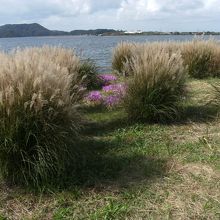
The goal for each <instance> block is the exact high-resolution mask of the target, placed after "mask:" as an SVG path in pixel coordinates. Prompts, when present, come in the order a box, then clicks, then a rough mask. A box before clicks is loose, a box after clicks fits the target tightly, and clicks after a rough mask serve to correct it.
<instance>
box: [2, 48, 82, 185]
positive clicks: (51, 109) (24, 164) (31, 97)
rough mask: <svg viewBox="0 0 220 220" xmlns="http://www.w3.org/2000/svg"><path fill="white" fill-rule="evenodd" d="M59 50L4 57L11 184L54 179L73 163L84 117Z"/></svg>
mask: <svg viewBox="0 0 220 220" xmlns="http://www.w3.org/2000/svg"><path fill="white" fill-rule="evenodd" d="M51 51H52V53H51ZM53 52H54V53H53ZM60 52H61V53H60V54H59V50H58V49H57V48H54V49H52V48H46V47H44V48H32V49H24V50H18V51H15V52H14V53H12V54H11V55H5V54H3V55H1V59H0V172H1V173H2V175H3V177H4V178H5V179H6V180H9V181H10V182H13V183H21V184H26V185H29V184H30V185H32V184H33V185H34V186H39V185H41V184H43V183H48V182H53V181H55V179H57V178H59V177H61V176H62V175H63V174H64V173H65V170H66V168H67V167H68V165H69V164H70V163H74V158H75V157H74V155H76V154H77V149H76V144H75V140H76V139H77V138H78V130H79V128H80V124H81V117H80V116H79V114H78V112H77V111H76V109H75V108H74V106H75V100H77V98H76V97H75V94H72V92H71V87H72V86H73V85H72V83H73V80H72V78H73V75H74V73H73V72H72V71H73V69H72V70H71V73H72V74H70V69H68V67H67V66H68V65H67V64H65V65H64V62H67V61H65V58H64V57H65V52H64V50H60ZM68 57H69V56H67V58H68ZM68 62H69V61H68ZM71 62H72V63H73V61H71ZM61 63H62V64H61ZM72 68H73V66H72Z"/></svg>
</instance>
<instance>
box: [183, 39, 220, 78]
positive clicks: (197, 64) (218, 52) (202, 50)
mask: <svg viewBox="0 0 220 220" xmlns="http://www.w3.org/2000/svg"><path fill="white" fill-rule="evenodd" d="M182 55H183V59H184V64H185V65H187V66H188V70H189V75H190V76H191V77H194V78H200V79H201V78H206V77H213V76H219V75H220V45H219V44H218V43H217V42H215V41H212V40H208V41H204V40H194V41H192V42H186V43H184V44H183V46H182Z"/></svg>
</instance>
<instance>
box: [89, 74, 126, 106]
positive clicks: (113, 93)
mask: <svg viewBox="0 0 220 220" xmlns="http://www.w3.org/2000/svg"><path fill="white" fill-rule="evenodd" d="M100 78H101V79H102V81H103V84H104V85H103V87H102V90H101V91H91V92H90V93H89V94H88V95H87V96H86V99H85V101H86V102H87V103H88V104H89V105H96V106H97V105H103V106H105V107H107V108H113V107H115V106H117V105H119V104H120V103H121V101H122V98H123V97H124V95H125V92H126V85H125V84H124V83H117V84H111V83H112V82H113V81H115V80H117V78H116V77H115V76H114V75H111V74H102V75H100Z"/></svg>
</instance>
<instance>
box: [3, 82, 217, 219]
mask: <svg viewBox="0 0 220 220" xmlns="http://www.w3.org/2000/svg"><path fill="white" fill-rule="evenodd" d="M218 81H219V82H220V80H218ZM209 82H214V80H206V81H204V80H203V81H201V80H193V81H190V82H189V83H188V90H189V93H190V96H189V100H188V101H186V103H185V108H184V111H183V112H182V115H181V118H180V119H179V121H178V122H176V123H170V124H144V123H134V122H132V121H129V120H128V119H127V116H126V113H125V112H124V111H123V109H120V108H119V109H116V110H112V111H107V110H101V109H100V110H91V109H90V111H86V112H85V114H86V117H87V118H88V121H89V123H88V125H87V126H86V127H85V129H84V138H83V142H84V145H86V146H87V147H88V148H89V151H90V152H91V155H89V156H88V157H87V158H85V160H86V162H85V165H84V167H83V168H81V170H80V171H79V173H80V175H79V180H78V181H77V182H73V183H72V184H69V185H68V186H67V187H65V189H64V188H60V189H51V190H48V189H45V190H44V191H42V193H39V192H37V193H34V192H33V191H30V190H24V189H21V188H17V187H9V186H6V185H5V184H4V183H2V184H1V187H0V220H3V219H54V220H61V219H91V220H96V219H97V220H99V219H100V220H103V219H105V220H111V219H184V220H185V219H220V118H219V117H218V109H217V108H216V107H214V106H213V105H212V104H210V103H208V102H209V100H210V97H211V96H212V89H211V86H210V85H209V84H208V83H209ZM207 103H208V104H207Z"/></svg>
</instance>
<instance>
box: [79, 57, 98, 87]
mask: <svg viewBox="0 0 220 220" xmlns="http://www.w3.org/2000/svg"><path fill="white" fill-rule="evenodd" d="M78 72H79V77H80V78H81V79H83V80H82V85H83V86H85V87H86V88H87V89H88V90H92V89H100V88H101V86H102V82H101V79H100V78H99V77H98V67H97V66H96V64H95V63H94V61H92V60H90V59H87V60H84V61H82V62H81V64H80V68H79V71H78Z"/></svg>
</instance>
